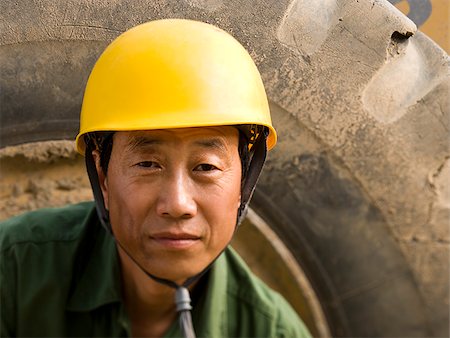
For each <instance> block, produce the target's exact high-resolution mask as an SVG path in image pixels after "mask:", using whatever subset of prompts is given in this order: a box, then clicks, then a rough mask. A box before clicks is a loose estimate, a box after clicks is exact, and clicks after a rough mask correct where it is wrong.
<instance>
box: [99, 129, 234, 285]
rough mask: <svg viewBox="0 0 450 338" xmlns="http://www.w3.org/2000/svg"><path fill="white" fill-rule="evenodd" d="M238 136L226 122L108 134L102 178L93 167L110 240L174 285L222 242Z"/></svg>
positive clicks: (227, 232) (230, 223) (230, 212)
mask: <svg viewBox="0 0 450 338" xmlns="http://www.w3.org/2000/svg"><path fill="white" fill-rule="evenodd" d="M238 140H239V137H238V131H237V129H236V128H233V127H207V128H183V129H166V130H153V131H134V132H117V133H115V135H114V141H113V148H112V153H111V158H110V162H109V166H108V173H107V176H106V177H104V175H103V173H102V172H101V169H99V168H98V172H99V177H100V181H101V185H102V190H103V194H104V197H105V205H106V208H107V209H108V210H109V215H110V220H111V226H112V229H113V232H114V235H115V237H116V239H117V240H118V241H119V242H120V243H121V245H122V246H124V247H125V248H126V250H127V251H128V252H129V254H130V255H131V256H133V258H134V259H136V260H137V261H138V262H139V264H140V265H141V266H142V267H143V268H144V269H145V270H147V271H148V272H149V273H151V274H153V275H155V276H158V277H161V278H165V279H169V280H173V281H177V282H182V281H184V280H185V279H186V278H188V277H191V276H193V275H195V274H197V273H199V272H200V271H202V270H203V269H204V268H205V267H206V266H207V265H208V264H210V263H211V262H212V260H213V259H214V258H216V257H217V255H218V254H219V253H220V252H221V251H222V250H223V249H224V248H225V246H226V245H227V243H228V242H229V241H230V239H231V237H232V235H233V232H234V229H235V226H236V218H237V209H238V207H239V204H240V186H241V161H240V158H239V153H238ZM96 159H97V162H98V156H96ZM97 167H99V166H98V165H97Z"/></svg>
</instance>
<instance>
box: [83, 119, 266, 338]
mask: <svg viewBox="0 0 450 338" xmlns="http://www.w3.org/2000/svg"><path fill="white" fill-rule="evenodd" d="M261 133H262V135H259V136H262V137H257V138H256V142H255V143H254V145H253V147H252V148H254V151H253V154H252V156H251V159H250V163H249V166H248V170H247V172H246V177H245V179H244V182H243V184H242V188H241V189H242V193H241V205H240V206H239V210H238V217H237V226H238V225H239V224H240V223H241V222H242V221H243V220H244V218H245V215H246V214H247V208H248V203H249V202H250V199H251V197H252V195H253V192H254V190H255V186H256V183H257V181H258V178H259V176H260V173H261V170H262V168H263V166H264V162H265V160H266V154H267V144H266V139H267V135H268V131H267V128H264V129H263V130H262V131H261ZM85 144H86V151H85V161H86V169H87V173H88V176H89V181H90V182H91V187H92V191H93V194H94V199H95V205H96V210H97V215H98V218H99V219H100V223H101V224H102V226H103V227H104V228H105V229H106V231H107V232H108V233H109V234H111V236H112V237H113V239H114V241H115V242H116V243H117V245H118V246H119V247H120V248H121V249H122V250H123V251H124V252H125V253H126V254H127V256H128V257H129V258H130V259H131V260H132V261H133V262H134V263H135V264H136V265H137V266H138V267H139V268H140V269H141V270H142V271H143V272H144V273H145V274H146V275H147V276H148V277H150V278H151V279H153V280H154V281H156V282H158V283H160V284H164V285H166V286H169V287H171V288H173V289H175V290H176V291H175V304H176V310H177V312H178V314H179V324H180V328H181V331H182V333H183V336H184V338H195V337H196V336H195V331H194V326H193V324H192V316H191V310H192V306H191V297H190V294H189V289H188V288H189V286H191V285H192V284H193V283H195V282H196V281H198V280H199V279H200V278H201V277H202V276H203V275H204V274H205V273H206V272H207V271H208V270H209V268H210V267H211V266H212V264H213V263H214V262H215V261H216V259H217V258H218V257H219V256H220V255H221V254H222V252H223V251H221V252H220V253H219V255H217V257H216V258H215V259H214V260H213V261H212V262H211V263H210V264H209V265H208V266H207V267H206V268H205V269H203V271H201V272H200V273H199V274H197V275H195V276H193V277H190V278H188V279H187V280H186V281H185V282H184V283H183V284H182V285H178V284H177V283H175V282H173V281H171V280H168V279H164V278H160V277H157V276H154V275H152V274H151V273H149V272H148V271H146V270H145V269H144V268H143V267H142V266H141V265H140V264H139V262H137V261H136V259H134V257H133V256H132V255H131V254H130V253H129V252H128V250H127V249H126V248H125V247H124V246H123V245H122V244H121V243H120V242H119V241H118V239H117V238H116V237H115V236H114V233H113V230H112V227H111V223H110V221H109V212H108V210H107V209H106V207H105V201H104V198H103V193H102V190H101V187H100V182H99V178H98V174H97V169H96V167H95V161H94V157H93V156H92V151H93V150H95V149H96V148H95V141H94V140H93V139H92V138H91V137H90V136H89V135H86V136H85ZM237 226H236V227H237ZM225 248H226V247H225ZM225 248H224V250H225Z"/></svg>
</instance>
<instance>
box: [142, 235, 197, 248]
mask: <svg viewBox="0 0 450 338" xmlns="http://www.w3.org/2000/svg"><path fill="white" fill-rule="evenodd" d="M150 238H151V239H152V240H153V241H154V242H155V243H157V244H158V245H160V246H162V247H165V248H167V249H187V248H189V247H191V246H193V245H195V244H196V243H198V242H199V241H200V239H201V237H200V236H198V235H195V234H191V233H188V232H159V233H155V234H152V235H151V236H150Z"/></svg>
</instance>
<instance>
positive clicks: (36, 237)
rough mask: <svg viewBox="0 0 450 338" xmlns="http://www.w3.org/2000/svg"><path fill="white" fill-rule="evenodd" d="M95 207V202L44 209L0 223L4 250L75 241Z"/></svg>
mask: <svg viewBox="0 0 450 338" xmlns="http://www.w3.org/2000/svg"><path fill="white" fill-rule="evenodd" d="M93 210H94V204H93V202H83V203H79V204H74V205H68V206H65V207H62V208H47V209H40V210H36V211H32V212H27V213H25V214H22V215H19V216H15V217H13V218H10V219H8V220H6V221H3V222H1V223H0V250H1V252H4V251H5V250H8V249H10V248H11V247H13V246H16V245H19V244H25V243H34V244H39V243H46V242H50V241H72V240H75V239H77V238H78V237H79V236H80V233H81V232H82V231H83V226H84V224H85V223H86V221H87V219H88V217H90V216H91V214H92V211H93Z"/></svg>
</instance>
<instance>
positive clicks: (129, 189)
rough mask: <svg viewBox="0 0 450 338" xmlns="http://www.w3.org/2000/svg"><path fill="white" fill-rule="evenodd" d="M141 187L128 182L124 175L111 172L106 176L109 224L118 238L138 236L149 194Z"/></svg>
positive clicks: (124, 238)
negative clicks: (143, 191)
mask: <svg viewBox="0 0 450 338" xmlns="http://www.w3.org/2000/svg"><path fill="white" fill-rule="evenodd" d="M142 189H143V187H142V185H139V184H134V183H130V182H128V181H127V180H125V179H124V175H121V174H118V173H114V172H111V173H110V174H109V177H108V204H107V206H108V209H109V215H110V220H111V226H112V228H113V231H114V233H115V235H116V236H117V237H118V239H119V240H121V239H122V240H126V239H127V238H135V237H139V236H140V233H141V232H142V230H143V229H142V224H143V223H144V220H145V217H146V212H147V210H148V209H147V204H148V201H147V200H148V197H149V194H145V193H142V191H141V190H142Z"/></svg>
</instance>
